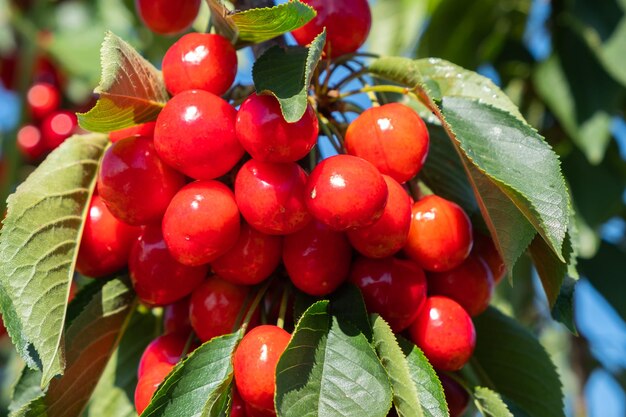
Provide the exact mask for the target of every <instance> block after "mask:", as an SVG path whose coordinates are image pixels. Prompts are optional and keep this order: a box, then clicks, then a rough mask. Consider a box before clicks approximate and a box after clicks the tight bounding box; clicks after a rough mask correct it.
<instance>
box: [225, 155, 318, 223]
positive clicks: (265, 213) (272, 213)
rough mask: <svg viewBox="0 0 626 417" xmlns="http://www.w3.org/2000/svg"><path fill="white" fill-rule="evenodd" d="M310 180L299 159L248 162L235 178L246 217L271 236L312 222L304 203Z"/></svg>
mask: <svg viewBox="0 0 626 417" xmlns="http://www.w3.org/2000/svg"><path fill="white" fill-rule="evenodd" d="M306 180H307V175H306V172H304V170H303V169H302V168H301V167H300V166H299V165H298V164H296V163H295V162H289V163H285V164H273V163H268V162H261V161H256V160H254V159H252V160H250V161H248V162H246V163H245V164H244V165H243V166H242V167H241V169H240V170H239V173H237V178H236V179H235V198H236V199H237V205H238V206H239V210H241V214H242V216H243V217H244V219H246V221H247V222H248V223H249V224H250V225H251V226H252V227H254V228H255V229H257V230H259V231H261V232H263V233H267V234H270V235H282V234H289V233H293V232H296V231H298V230H300V229H302V228H303V227H304V226H305V225H306V224H307V223H309V222H310V221H311V215H310V214H309V212H308V211H307V208H306V206H305V204H304V187H305V184H306Z"/></svg>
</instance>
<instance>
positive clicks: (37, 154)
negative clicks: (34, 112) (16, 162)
mask: <svg viewBox="0 0 626 417" xmlns="http://www.w3.org/2000/svg"><path fill="white" fill-rule="evenodd" d="M17 148H18V149H19V151H20V153H21V154H22V156H24V158H26V159H27V160H29V161H37V160H39V159H41V158H43V156H44V155H45V154H46V152H47V151H48V149H46V145H45V144H44V143H43V137H42V136H41V130H39V128H38V127H37V126H34V125H25V126H22V127H21V128H20V130H18V132H17Z"/></svg>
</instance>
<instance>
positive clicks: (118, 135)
mask: <svg viewBox="0 0 626 417" xmlns="http://www.w3.org/2000/svg"><path fill="white" fill-rule="evenodd" d="M155 126H156V122H148V123H142V124H139V125H135V126H131V127H127V128H125V129H120V130H116V131H113V132H111V133H109V139H110V140H111V142H113V143H115V142H117V141H120V140H122V139H126V138H132V137H135V138H148V139H152V137H153V136H154V127H155Z"/></svg>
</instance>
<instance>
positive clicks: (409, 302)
mask: <svg viewBox="0 0 626 417" xmlns="http://www.w3.org/2000/svg"><path fill="white" fill-rule="evenodd" d="M350 281H351V282H352V283H353V284H355V285H356V286H357V287H359V288H360V289H361V293H362V294H363V299H364V300H365V305H366V306H367V310H368V311H369V312H371V313H378V314H380V315H381V317H382V318H383V319H385V321H387V323H389V326H391V329H392V330H393V331H394V332H396V333H398V332H401V331H403V330H404V329H406V328H407V327H409V325H410V324H411V323H412V322H413V321H414V320H415V318H416V317H417V314H418V313H419V311H420V309H421V308H422V304H424V301H425V300H426V276H425V275H424V271H423V270H422V268H420V267H419V265H417V264H416V263H415V262H413V261H410V260H405V259H396V258H385V259H369V258H364V257H360V258H358V259H357V260H356V261H355V262H354V263H353V264H352V270H351V271H350Z"/></svg>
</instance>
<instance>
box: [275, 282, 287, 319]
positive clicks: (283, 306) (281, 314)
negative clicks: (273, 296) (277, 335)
mask: <svg viewBox="0 0 626 417" xmlns="http://www.w3.org/2000/svg"><path fill="white" fill-rule="evenodd" d="M288 301H289V287H288V286H285V289H284V290H283V295H282V296H281V297H280V308H279V309H278V320H276V326H277V327H280V328H281V329H284V328H285V315H286V314H287V304H288Z"/></svg>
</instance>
